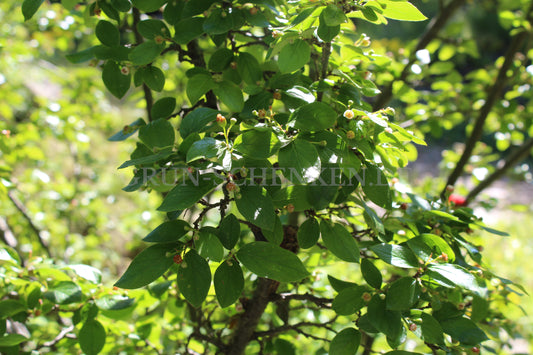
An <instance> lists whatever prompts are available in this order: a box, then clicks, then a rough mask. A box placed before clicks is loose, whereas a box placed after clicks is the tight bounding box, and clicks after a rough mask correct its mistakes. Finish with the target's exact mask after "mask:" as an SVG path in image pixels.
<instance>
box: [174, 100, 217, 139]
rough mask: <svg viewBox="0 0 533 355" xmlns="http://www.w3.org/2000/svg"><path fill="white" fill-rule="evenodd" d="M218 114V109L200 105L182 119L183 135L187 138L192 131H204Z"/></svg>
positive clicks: (180, 129)
mask: <svg viewBox="0 0 533 355" xmlns="http://www.w3.org/2000/svg"><path fill="white" fill-rule="evenodd" d="M217 114H218V111H215V110H213V109H210V108H207V107H199V108H197V109H196V110H193V111H192V112H190V113H189V114H188V115H187V116H185V117H184V118H183V120H182V121H181V125H180V127H179V131H180V135H181V137H182V138H183V139H185V138H187V137H188V136H189V135H190V134H191V133H197V132H198V133H200V132H203V131H204V130H205V128H206V126H207V125H208V124H209V123H211V122H213V121H215V120H216V118H217Z"/></svg>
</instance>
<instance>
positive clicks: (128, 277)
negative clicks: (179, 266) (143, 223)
mask: <svg viewBox="0 0 533 355" xmlns="http://www.w3.org/2000/svg"><path fill="white" fill-rule="evenodd" d="M169 251H172V249H171V246H169V245H168V244H156V245H152V246H151V247H148V248H146V249H144V250H143V251H142V252H140V253H139V255H137V256H136V257H135V258H134V259H133V260H132V262H131V264H130V266H128V269H127V270H126V272H124V274H123V275H122V277H121V278H120V279H119V280H118V281H117V282H116V283H115V286H116V287H120V288H127V289H133V288H139V287H143V286H146V285H148V284H149V283H151V282H153V281H155V280H156V279H157V278H158V277H159V276H161V275H163V274H164V273H165V271H167V270H168V268H169V267H170V266H171V265H172V263H173V260H172V256H171V255H170V256H167V253H168V252H169Z"/></svg>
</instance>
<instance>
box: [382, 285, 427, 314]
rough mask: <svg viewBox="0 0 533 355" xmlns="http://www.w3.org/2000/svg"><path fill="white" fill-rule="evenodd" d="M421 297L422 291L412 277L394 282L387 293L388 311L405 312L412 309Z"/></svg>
mask: <svg viewBox="0 0 533 355" xmlns="http://www.w3.org/2000/svg"><path fill="white" fill-rule="evenodd" d="M419 297H420V289H419V287H418V284H417V282H416V280H415V279H414V278H412V277H402V278H401V279H398V280H396V281H394V282H393V283H392V284H391V285H390V287H389V290H388V291H387V299H386V301H387V309H390V310H391V311H404V310H408V309H410V308H411V307H412V306H413V305H414V304H415V303H416V301H418V298H419Z"/></svg>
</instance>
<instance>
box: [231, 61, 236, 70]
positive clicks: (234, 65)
mask: <svg viewBox="0 0 533 355" xmlns="http://www.w3.org/2000/svg"><path fill="white" fill-rule="evenodd" d="M229 66H230V68H231V69H237V62H231V63H229Z"/></svg>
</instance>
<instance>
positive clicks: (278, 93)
mask: <svg viewBox="0 0 533 355" xmlns="http://www.w3.org/2000/svg"><path fill="white" fill-rule="evenodd" d="M272 97H273V98H274V100H281V93H280V92H279V91H276V92H275V93H274V94H272Z"/></svg>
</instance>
